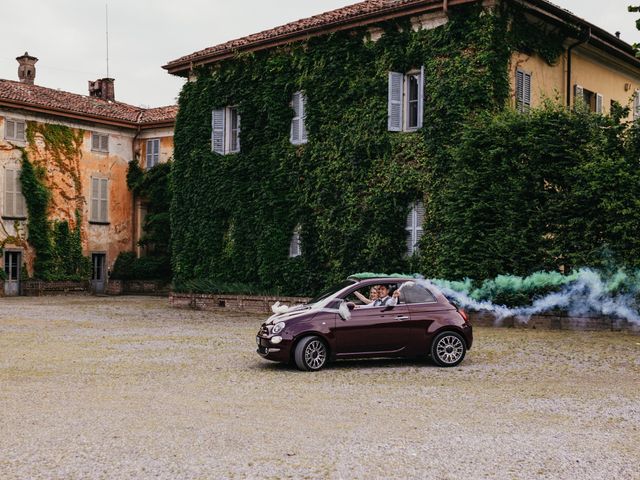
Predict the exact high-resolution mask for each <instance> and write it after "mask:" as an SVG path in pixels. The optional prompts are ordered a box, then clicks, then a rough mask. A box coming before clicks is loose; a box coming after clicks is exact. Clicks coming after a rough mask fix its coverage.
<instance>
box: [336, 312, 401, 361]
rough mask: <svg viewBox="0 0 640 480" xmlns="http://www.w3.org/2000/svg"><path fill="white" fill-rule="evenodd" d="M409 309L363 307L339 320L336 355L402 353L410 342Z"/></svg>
mask: <svg viewBox="0 0 640 480" xmlns="http://www.w3.org/2000/svg"><path fill="white" fill-rule="evenodd" d="M408 322H409V309H408V307H407V305H396V306H393V307H370V306H360V307H357V308H354V309H353V310H351V316H350V318H348V319H346V320H345V319H342V318H338V320H337V321H336V329H335V338H336V356H338V357H340V356H359V355H363V356H364V355H371V356H374V355H376V354H393V353H398V354H402V352H403V351H404V350H405V348H406V345H407V344H408V342H409V333H408Z"/></svg>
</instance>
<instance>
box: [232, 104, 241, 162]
mask: <svg viewBox="0 0 640 480" xmlns="http://www.w3.org/2000/svg"><path fill="white" fill-rule="evenodd" d="M236 126H237V129H236V144H235V145H234V150H233V151H234V152H239V151H240V114H239V113H238V111H237V110H236Z"/></svg>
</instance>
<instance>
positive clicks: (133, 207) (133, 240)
mask: <svg viewBox="0 0 640 480" xmlns="http://www.w3.org/2000/svg"><path fill="white" fill-rule="evenodd" d="M140 116H141V115H139V116H138V122H139V121H140ZM140 131H141V128H140V123H138V127H137V129H136V134H135V135H134V136H133V141H132V143H131V160H135V159H136V142H137V141H138V137H139V136H140ZM131 199H132V205H131V251H132V252H136V257H137V256H138V255H137V251H136V247H137V243H138V242H137V241H136V237H137V236H138V225H137V223H136V219H137V217H138V212H137V206H136V195H135V193H133V192H131Z"/></svg>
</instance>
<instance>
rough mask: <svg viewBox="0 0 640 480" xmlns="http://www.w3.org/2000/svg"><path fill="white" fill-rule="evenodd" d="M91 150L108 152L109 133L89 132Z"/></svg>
mask: <svg viewBox="0 0 640 480" xmlns="http://www.w3.org/2000/svg"><path fill="white" fill-rule="evenodd" d="M91 150H93V151H94V152H102V153H108V152H109V135H104V134H102V133H95V132H92V133H91Z"/></svg>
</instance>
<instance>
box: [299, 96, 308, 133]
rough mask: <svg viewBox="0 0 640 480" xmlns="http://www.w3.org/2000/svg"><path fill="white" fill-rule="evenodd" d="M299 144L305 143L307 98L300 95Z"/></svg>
mask: <svg viewBox="0 0 640 480" xmlns="http://www.w3.org/2000/svg"><path fill="white" fill-rule="evenodd" d="M300 142H302V143H306V142H307V96H306V95H305V94H304V92H301V93H300Z"/></svg>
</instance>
